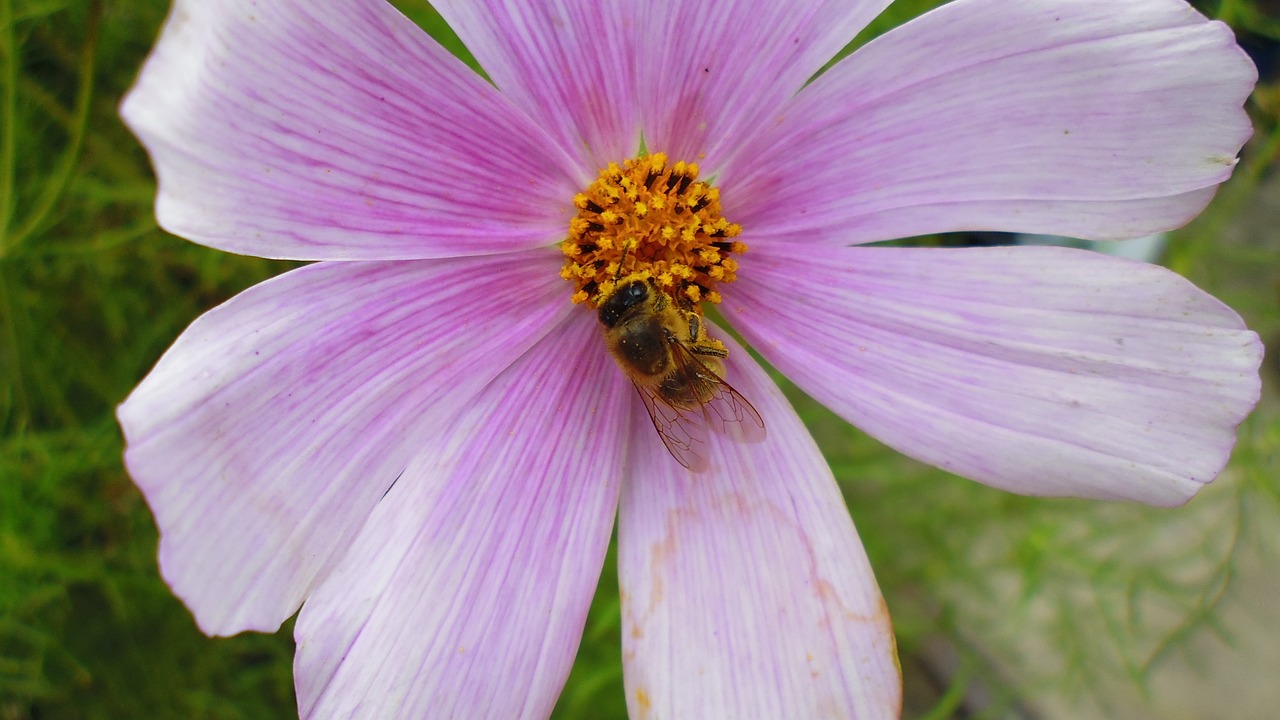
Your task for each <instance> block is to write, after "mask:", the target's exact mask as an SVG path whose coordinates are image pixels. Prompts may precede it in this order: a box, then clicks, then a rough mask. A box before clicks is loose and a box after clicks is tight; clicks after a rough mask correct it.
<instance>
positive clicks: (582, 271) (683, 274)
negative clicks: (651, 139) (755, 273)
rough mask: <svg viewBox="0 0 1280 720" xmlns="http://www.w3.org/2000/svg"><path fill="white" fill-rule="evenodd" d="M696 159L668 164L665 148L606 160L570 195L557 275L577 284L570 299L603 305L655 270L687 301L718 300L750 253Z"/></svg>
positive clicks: (691, 304) (661, 282) (696, 307)
mask: <svg viewBox="0 0 1280 720" xmlns="http://www.w3.org/2000/svg"><path fill="white" fill-rule="evenodd" d="M698 171H699V169H698V165H697V163H691V162H685V161H683V160H681V161H678V162H675V163H673V164H668V162H667V156H666V155H665V154H664V153H653V154H652V155H644V156H641V157H636V158H632V159H630V160H627V161H626V163H624V164H623V165H622V166H619V165H618V164H617V163H609V165H608V167H606V168H604V169H603V170H601V171H600V175H599V177H597V178H596V180H595V182H593V183H591V185H590V186H588V187H587V189H586V191H584V192H581V193H578V194H577V195H574V196H573V205H574V207H576V208H577V209H578V214H577V216H576V217H574V218H573V219H572V220H570V221H569V237H568V239H566V240H565V241H564V242H563V243H561V244H560V250H561V251H562V252H563V253H564V256H565V266H564V268H563V269H562V270H561V271H560V276H561V277H563V278H564V279H566V280H568V281H570V282H572V283H574V286H575V292H574V294H573V302H575V303H586V304H587V305H589V306H590V307H593V308H594V307H598V306H599V304H600V302H601V300H602V299H603V298H604V297H605V296H607V295H608V294H609V293H610V292H612V291H613V289H614V288H615V287H617V286H618V284H619V283H621V282H623V281H628V280H634V279H648V278H650V277H652V278H653V279H654V282H656V283H657V284H658V286H659V287H660V288H662V289H663V290H664V291H665V292H666V293H667V294H668V295H670V296H671V297H672V298H674V299H676V300H677V301H678V302H679V303H680V304H681V305H682V306H684V307H686V308H687V309H690V310H693V311H695V312H698V313H701V312H702V310H701V303H703V302H710V303H718V302H720V293H719V292H717V291H716V290H715V287H716V285H718V284H719V283H728V282H733V281H734V279H735V278H736V272H737V269H738V263H737V261H736V260H734V259H733V258H731V257H730V255H731V254H739V255H740V254H742V253H744V252H746V250H747V246H746V245H745V244H744V243H743V242H742V241H740V240H731V239H730V238H735V237H737V236H738V235H740V234H741V233H742V227H741V226H739V225H737V224H735V223H731V222H729V221H728V220H726V219H725V218H724V217H722V216H721V215H720V191H719V190H718V189H716V188H713V187H711V186H710V185H708V184H707V183H706V182H703V181H700V180H698Z"/></svg>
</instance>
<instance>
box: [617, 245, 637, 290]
mask: <svg viewBox="0 0 1280 720" xmlns="http://www.w3.org/2000/svg"><path fill="white" fill-rule="evenodd" d="M635 242H636V241H635V240H634V239H633V240H632V241H631V242H629V243H627V244H626V245H624V246H623V247H622V257H620V258H618V274H617V275H616V276H614V278H613V281H614V282H615V283H616V282H618V281H619V280H621V279H622V266H623V265H625V264H626V263H627V253H629V252H631V246H632V245H635Z"/></svg>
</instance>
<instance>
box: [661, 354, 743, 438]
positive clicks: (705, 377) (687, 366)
mask: <svg viewBox="0 0 1280 720" xmlns="http://www.w3.org/2000/svg"><path fill="white" fill-rule="evenodd" d="M671 357H672V359H673V360H674V361H675V363H676V367H677V368H679V369H680V372H682V373H684V374H685V376H686V377H687V378H689V380H690V383H691V384H692V385H693V386H694V387H695V388H696V390H697V397H699V398H706V399H705V400H702V402H701V405H702V408H701V410H702V418H703V421H704V423H705V424H706V426H707V427H709V428H711V429H712V430H714V431H715V432H717V433H720V434H721V435H725V436H727V437H729V438H730V439H731V440H733V441H735V442H740V443H757V442H760V441H761V440H764V438H765V429H764V419H762V418H761V417H760V413H758V412H756V409H755V408H754V407H752V405H751V403H750V402H748V401H747V399H746V398H744V397H742V393H740V392H738V391H737V390H734V389H733V386H732V385H730V384H729V383H727V382H725V381H724V379H723V378H721V377H720V376H719V375H717V374H716V373H715V371H713V370H712V369H711V368H709V367H707V365H706V363H704V362H702V361H701V360H699V359H698V357H697V355H695V354H694V353H693V351H691V350H689V348H687V347H685V346H684V345H683V344H681V343H678V342H676V343H672V344H671Z"/></svg>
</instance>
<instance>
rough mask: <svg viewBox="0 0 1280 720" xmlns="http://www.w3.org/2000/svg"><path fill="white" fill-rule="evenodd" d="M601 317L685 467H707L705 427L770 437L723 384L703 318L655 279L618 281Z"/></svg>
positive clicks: (720, 354) (719, 350)
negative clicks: (684, 306) (678, 300)
mask: <svg viewBox="0 0 1280 720" xmlns="http://www.w3.org/2000/svg"><path fill="white" fill-rule="evenodd" d="M598 316H599V319H600V323H601V324H602V325H604V327H605V333H604V335H605V342H606V344H608V346H609V351H610V352H612V353H613V357H614V359H616V360H617V361H618V365H619V366H620V367H621V368H622V371H623V372H624V373H626V375H627V377H629V378H631V382H632V384H634V385H635V386H636V390H637V391H638V392H639V393H640V399H641V400H643V401H644V406H645V409H646V410H648V411H649V417H650V418H651V419H652V420H653V427H654V428H655V429H657V431H658V437H660V438H662V443H663V444H664V445H666V446H667V450H668V451H669V452H670V453H671V455H672V457H674V458H675V459H676V461H677V462H679V463H680V464H681V465H683V466H685V467H686V468H688V469H690V470H692V471H694V472H703V471H705V470H706V469H707V468H708V466H709V462H708V459H707V446H706V443H707V433H706V428H707V427H710V428H711V429H712V430H714V431H716V432H718V433H721V434H724V435H727V436H728V437H730V438H731V439H733V440H736V441H738V442H758V441H760V440H762V439H764V435H765V432H764V420H762V419H761V418H760V413H758V412H756V409H755V408H753V407H751V403H749V402H747V400H746V398H744V397H742V395H740V394H739V393H738V391H737V390H734V389H733V387H731V386H730V385H729V383H727V382H725V381H724V379H723V375H724V363H723V362H721V359H722V358H725V357H727V356H728V353H727V352H726V351H725V350H724V347H723V346H722V345H720V344H719V343H717V342H715V341H713V340H711V339H710V338H709V337H707V330H706V327H705V325H704V323H703V321H702V317H701V316H700V315H698V314H697V313H696V312H694V311H693V310H691V309H687V308H681V307H677V306H676V303H675V301H674V299H673V298H672V297H671V296H670V295H668V294H667V293H665V292H663V291H662V289H661V288H659V287H658V286H657V284H656V283H654V281H653V280H652V279H651V278H650V279H644V280H627V281H624V282H622V283H621V284H619V285H618V286H617V287H616V288H614V289H613V291H612V292H610V293H609V294H608V295H607V296H606V297H605V298H604V299H603V301H602V302H601V303H600V306H599V311H598Z"/></svg>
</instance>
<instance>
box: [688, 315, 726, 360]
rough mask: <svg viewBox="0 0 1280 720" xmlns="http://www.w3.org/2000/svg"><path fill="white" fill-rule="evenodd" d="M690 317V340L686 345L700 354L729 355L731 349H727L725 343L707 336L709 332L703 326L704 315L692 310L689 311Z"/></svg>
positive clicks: (719, 356)
mask: <svg viewBox="0 0 1280 720" xmlns="http://www.w3.org/2000/svg"><path fill="white" fill-rule="evenodd" d="M688 319H689V342H688V343H686V347H688V348H689V350H690V351H692V352H694V353H696V354H698V355H707V356H710V357H718V358H726V357H729V351H728V350H726V349H725V347H724V343H722V342H720V341H719V340H713V339H712V338H709V337H707V332H706V330H704V329H703V327H702V317H701V316H700V315H698V314H697V313H694V312H691V313H688Z"/></svg>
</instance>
